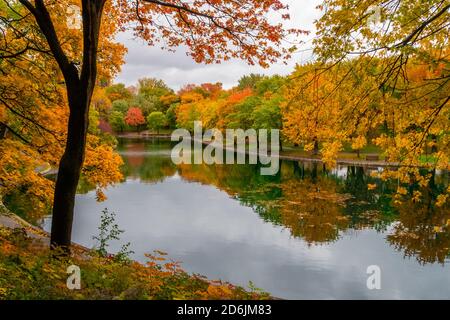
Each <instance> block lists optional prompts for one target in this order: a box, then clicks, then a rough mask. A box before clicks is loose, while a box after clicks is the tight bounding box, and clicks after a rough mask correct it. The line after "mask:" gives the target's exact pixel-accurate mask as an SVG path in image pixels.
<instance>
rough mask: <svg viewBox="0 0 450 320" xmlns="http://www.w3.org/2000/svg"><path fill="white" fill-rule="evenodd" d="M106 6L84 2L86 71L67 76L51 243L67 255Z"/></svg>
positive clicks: (99, 1) (100, 0)
mask: <svg viewBox="0 0 450 320" xmlns="http://www.w3.org/2000/svg"><path fill="white" fill-rule="evenodd" d="M104 3H105V0H94V1H92V0H82V19H83V64H82V69H81V72H80V75H78V72H76V73H65V74H64V78H65V81H66V87H67V97H68V102H69V109H70V115H69V124H68V131H67V141H66V148H65V151H64V155H63V156H62V158H61V161H60V163H59V170H58V177H57V180H56V186H55V197H54V200H53V217H52V230H51V239H50V243H51V246H52V248H55V247H61V248H63V249H64V250H66V251H68V250H69V247H70V244H71V238H72V224H73V210H74V205H75V195H76V190H77V186H78V181H79V179H80V174H81V169H82V166H83V161H84V155H85V148H86V137H87V130H88V127H89V106H90V104H91V98H92V93H93V91H94V87H95V82H96V79H97V49H98V39H99V32H100V24H101V17H102V12H103V6H104ZM72 66H73V65H72Z"/></svg>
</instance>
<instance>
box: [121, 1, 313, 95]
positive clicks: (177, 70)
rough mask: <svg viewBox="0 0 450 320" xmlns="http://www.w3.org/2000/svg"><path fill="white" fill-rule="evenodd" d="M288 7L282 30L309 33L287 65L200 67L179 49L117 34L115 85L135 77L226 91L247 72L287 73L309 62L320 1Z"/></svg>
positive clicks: (129, 82)
mask: <svg viewBox="0 0 450 320" xmlns="http://www.w3.org/2000/svg"><path fill="white" fill-rule="evenodd" d="M284 2H285V3H287V4H289V6H290V14H291V20H290V21H289V22H288V23H287V24H286V27H296V28H300V29H302V30H308V31H311V32H312V34H311V35H310V36H303V37H302V40H303V41H304V44H302V45H300V46H299V52H298V53H296V54H294V55H293V57H292V59H291V60H290V61H289V62H288V65H285V64H283V63H282V62H280V63H278V64H274V65H272V66H271V67H270V68H269V69H263V68H261V67H257V66H249V65H247V64H246V63H245V62H243V61H240V60H231V61H228V62H225V63H222V64H219V65H203V64H197V63H195V62H194V61H193V60H192V59H191V58H190V57H188V56H186V52H185V51H184V50H183V49H182V48H180V49H179V50H177V51H176V52H175V53H171V52H168V51H163V50H161V49H159V47H158V46H156V47H149V46H147V45H146V44H145V43H143V41H142V40H139V39H133V36H132V34H131V33H128V32H127V33H122V34H119V36H118V40H119V41H120V42H122V43H123V44H124V45H125V46H126V47H127V48H128V54H127V55H126V57H125V60H126V63H125V64H124V65H123V66H122V72H121V73H120V74H119V75H118V77H117V78H116V80H115V82H116V83H117V82H122V83H125V84H126V85H127V86H129V85H134V84H136V83H137V80H138V79H139V78H143V77H154V78H159V79H163V80H164V81H165V82H166V83H167V84H168V85H169V86H170V87H172V88H173V89H175V90H177V89H179V88H180V87H181V86H183V85H185V84H188V83H196V84H200V83H205V82H212V83H215V82H222V83H223V85H224V88H226V89H228V88H231V87H233V86H235V85H236V84H237V81H238V80H239V78H240V77H241V76H243V75H245V74H249V73H264V74H282V75H285V74H288V73H290V72H292V70H293V67H294V66H295V64H296V63H302V62H306V61H308V60H310V59H311V51H310V50H308V49H310V48H311V39H312V37H313V32H314V20H315V19H317V18H319V16H320V11H318V10H317V9H316V6H317V4H319V3H320V0H285V1H284Z"/></svg>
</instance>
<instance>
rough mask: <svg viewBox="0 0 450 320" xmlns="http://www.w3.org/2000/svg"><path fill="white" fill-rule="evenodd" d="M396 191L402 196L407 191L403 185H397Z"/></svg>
mask: <svg viewBox="0 0 450 320" xmlns="http://www.w3.org/2000/svg"><path fill="white" fill-rule="evenodd" d="M397 193H398V194H401V195H403V196H404V195H406V194H407V193H408V190H406V188H404V187H398V188H397Z"/></svg>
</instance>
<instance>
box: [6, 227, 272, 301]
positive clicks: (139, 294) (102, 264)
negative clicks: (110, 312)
mask: <svg viewBox="0 0 450 320" xmlns="http://www.w3.org/2000/svg"><path fill="white" fill-rule="evenodd" d="M47 241H48V239H47ZM147 258H148V263H147V264H146V265H143V264H140V263H137V262H134V261H130V260H123V259H116V257H115V256H109V255H107V256H102V255H100V254H99V253H98V252H97V251H95V250H87V249H84V248H80V247H75V248H73V254H72V255H71V256H70V257H69V256H67V255H64V254H61V255H58V254H57V253H55V252H50V250H49V248H48V245H45V244H44V243H41V242H40V241H38V240H36V239H33V238H32V237H30V236H29V235H27V233H26V232H25V231H24V229H21V228H17V229H9V228H5V227H3V226H0V272H1V277H0V300H1V299H8V300H17V299H20V300H30V299H32V300H45V299H55V300H59V299H88V300H91V299H100V300H110V299H116V300H130V299H131V300H148V299H159V300H172V299H252V300H255V299H256V300H258V299H268V298H269V295H268V294H266V293H263V292H261V291H259V290H256V289H254V291H246V290H244V289H243V288H241V287H236V286H233V285H231V284H228V283H223V282H220V281H208V280H206V279H205V278H204V277H202V276H200V275H189V274H187V273H186V272H184V271H183V270H182V269H181V267H180V266H179V264H178V263H176V262H172V261H170V260H168V259H167V257H166V254H165V253H163V252H155V253H153V254H149V255H147ZM71 265H76V266H78V267H79V268H80V270H81V279H82V284H81V289H80V290H70V289H68V287H67V284H66V282H67V279H68V277H69V276H70V274H68V273H67V269H68V267H69V266H71Z"/></svg>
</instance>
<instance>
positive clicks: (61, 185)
mask: <svg viewBox="0 0 450 320" xmlns="http://www.w3.org/2000/svg"><path fill="white" fill-rule="evenodd" d="M80 89H81V88H80ZM68 91H69V90H68ZM83 91H85V92H84V93H83V94H81V95H80V96H82V97H80V96H79V97H76V96H75V97H73V96H74V95H76V93H75V94H74V93H69V92H68V95H69V105H70V110H71V112H70V116H69V126H68V132H67V142H66V149H65V151H64V155H63V156H62V158H61V161H60V163H59V169H58V177H57V179H56V186H55V197H54V200H53V217H52V230H51V245H52V246H54V247H64V248H68V247H69V246H70V244H71V237H72V224H73V210H74V205H75V194H76V190H77V186H78V181H79V179H80V174H81V168H82V166H83V161H84V154H85V147H86V136H87V128H88V126H89V117H88V113H89V104H88V99H87V96H88V95H89V93H88V92H87V90H86V89H84V90H83ZM71 96H72V97H73V98H71Z"/></svg>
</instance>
